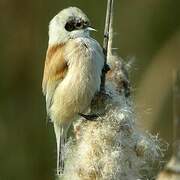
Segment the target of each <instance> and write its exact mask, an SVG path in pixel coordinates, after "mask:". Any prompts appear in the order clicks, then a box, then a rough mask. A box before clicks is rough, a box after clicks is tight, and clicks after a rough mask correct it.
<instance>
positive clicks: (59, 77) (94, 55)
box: [42, 7, 105, 175]
mask: <svg viewBox="0 0 180 180" xmlns="http://www.w3.org/2000/svg"><path fill="white" fill-rule="evenodd" d="M91 31H95V29H94V28H92V27H91V23H90V20H89V19H88V17H87V15H86V14H85V13H84V12H83V11H82V10H81V9H79V8H77V7H68V8H66V9H63V10H61V11H60V12H59V13H58V14H57V15H55V16H54V17H53V18H52V20H51V21H50V23H49V41H48V48H47V52H46V57H45V65H44V73H43V80H42V91H43V94H44V96H45V99H46V111H47V116H48V117H49V119H50V120H51V121H52V123H53V125H54V132H55V137H56V143H57V175H62V174H63V171H64V160H65V143H66V141H67V132H68V129H69V127H70V125H71V124H72V122H73V121H75V120H77V119H78V118H80V115H83V113H85V112H87V110H88V109H89V107H90V105H91V101H92V99H93V97H94V96H95V94H96V93H98V92H99V91H100V84H101V75H102V71H103V67H104V59H105V57H104V53H103V48H102V47H101V46H100V44H99V43H98V42H97V41H96V40H95V39H93V38H92V37H91V36H90V32H91Z"/></svg>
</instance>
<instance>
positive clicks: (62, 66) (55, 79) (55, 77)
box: [42, 45, 68, 114]
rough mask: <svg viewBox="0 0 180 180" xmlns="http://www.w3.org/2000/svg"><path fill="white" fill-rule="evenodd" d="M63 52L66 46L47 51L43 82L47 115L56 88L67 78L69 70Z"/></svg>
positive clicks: (52, 47) (51, 47)
mask: <svg viewBox="0 0 180 180" xmlns="http://www.w3.org/2000/svg"><path fill="white" fill-rule="evenodd" d="M63 52H64V45H57V46H50V47H49V48H48V49H47V53H46V60H45V67H44V75H43V81H42V90H43V94H44V95H45V96H46V109H47V114H48V113H49V108H50V106H51V104H52V99H53V95H54V92H55V90H56V87H57V85H58V84H59V83H60V81H61V80H62V79H63V78H64V77H65V75H66V72H67V70H68V66H67V63H66V61H65V59H64V53H63Z"/></svg>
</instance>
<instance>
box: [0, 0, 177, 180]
mask: <svg viewBox="0 0 180 180" xmlns="http://www.w3.org/2000/svg"><path fill="white" fill-rule="evenodd" d="M68 6H77V7H79V8H81V9H82V10H83V11H84V12H85V13H86V14H87V15H88V16H89V18H90V19H91V21H92V24H93V26H94V27H95V28H96V29H97V30H98V32H97V33H94V34H93V35H94V37H95V38H96V39H98V41H99V42H102V38H103V29H104V21H105V11H106V1H105V0H99V1H97V0H64V1H63V0H52V1H50V0H49V1H47V0H31V1H24V0H0V77H1V80H0V180H16V179H17V180H50V179H53V177H54V173H55V160H56V152H55V147H56V145H55V138H54V134H53V129H52V126H51V125H47V124H46V121H45V118H46V113H45V101H44V97H43V96H42V93H41V80H42V73H43V65H44V59H45V52H46V48H47V42H48V35H47V34H48V23H49V21H50V19H51V18H52V17H53V16H54V15H55V14H56V13H57V12H59V11H60V10H61V9H63V8H65V7H68ZM179 19H180V1H179V0H134V1H132V0H115V12H114V31H115V38H114V44H113V47H115V48H118V50H117V51H116V52H117V53H118V54H119V55H120V56H121V57H123V58H124V59H125V60H126V61H128V59H129V57H135V58H136V60H135V61H134V63H133V65H132V68H131V70H130V78H131V83H132V86H133V99H134V104H135V109H136V112H137V116H138V124H139V126H140V127H141V128H142V129H144V130H148V131H150V132H153V133H158V134H159V136H160V137H161V138H163V139H165V140H166V141H168V142H171V140H172V71H173V70H174V69H175V68H177V67H178V66H179V67H180V20H179Z"/></svg>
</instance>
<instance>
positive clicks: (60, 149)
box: [54, 123, 66, 176]
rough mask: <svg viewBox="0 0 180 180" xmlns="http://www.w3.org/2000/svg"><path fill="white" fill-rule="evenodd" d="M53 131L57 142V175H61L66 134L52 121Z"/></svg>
mask: <svg viewBox="0 0 180 180" xmlns="http://www.w3.org/2000/svg"><path fill="white" fill-rule="evenodd" d="M54 131H55V135H56V143H57V175H58V176H59V175H62V174H63V171H64V158H65V152H64V149H65V143H66V134H65V131H64V128H63V127H61V126H59V125H57V124H56V123H54Z"/></svg>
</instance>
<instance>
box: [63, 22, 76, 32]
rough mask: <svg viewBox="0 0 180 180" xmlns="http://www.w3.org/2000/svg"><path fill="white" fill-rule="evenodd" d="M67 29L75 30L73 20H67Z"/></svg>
mask: <svg viewBox="0 0 180 180" xmlns="http://www.w3.org/2000/svg"><path fill="white" fill-rule="evenodd" d="M65 29H66V30H67V31H73V30H74V23H73V22H72V21H70V22H67V23H66V25H65Z"/></svg>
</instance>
